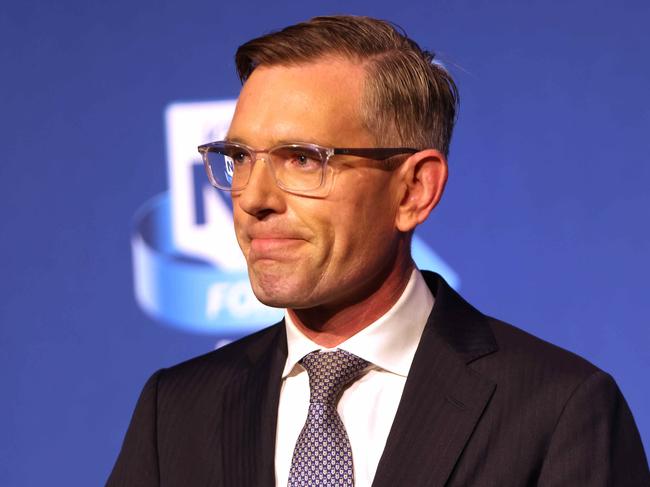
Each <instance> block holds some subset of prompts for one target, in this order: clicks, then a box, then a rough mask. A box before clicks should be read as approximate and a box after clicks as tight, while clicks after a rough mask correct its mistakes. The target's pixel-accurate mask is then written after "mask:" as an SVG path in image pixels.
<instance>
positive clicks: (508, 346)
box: [488, 317, 602, 384]
mask: <svg viewBox="0 0 650 487" xmlns="http://www.w3.org/2000/svg"><path fill="white" fill-rule="evenodd" d="M488 320H489V323H490V327H491V329H492V332H493V333H494V337H495V339H496V341H497V344H498V347H499V351H498V352H497V353H496V354H494V359H497V360H498V361H499V362H502V363H503V364H504V366H506V367H515V369H514V370H516V371H518V373H520V374H535V375H540V376H542V377H546V378H548V379H552V380H564V381H567V382H569V383H574V384H576V383H580V382H582V381H584V380H585V379H587V378H588V377H589V376H591V375H592V374H594V373H596V372H602V371H601V370H600V369H599V368H598V367H596V366H595V365H594V364H592V363H591V362H589V361H588V360H586V359H585V358H583V357H581V356H579V355H577V354H575V353H573V352H570V351H568V350H566V349H564V348H562V347H559V346H557V345H554V344H552V343H549V342H547V341H545V340H543V339H541V338H538V337H536V336H534V335H532V334H530V333H528V332H526V331H524V330H522V329H521V328H517V327H516V326H513V325H511V324H509V323H505V322H503V321H500V320H497V319H494V318H490V317H488Z"/></svg>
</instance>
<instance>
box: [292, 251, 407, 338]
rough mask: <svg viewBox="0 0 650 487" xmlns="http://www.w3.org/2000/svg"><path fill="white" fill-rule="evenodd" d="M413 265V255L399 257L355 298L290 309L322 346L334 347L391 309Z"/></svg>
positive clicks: (307, 332) (293, 316) (303, 328)
mask: <svg viewBox="0 0 650 487" xmlns="http://www.w3.org/2000/svg"><path fill="white" fill-rule="evenodd" d="M413 268H414V263H413V261H412V260H411V256H410V255H404V256H402V257H401V258H399V257H398V258H397V259H396V260H395V262H394V265H392V266H391V267H390V269H389V270H388V271H387V272H386V273H385V274H384V275H381V276H380V278H379V279H378V280H377V282H376V283H375V285H374V287H371V288H370V289H368V290H366V292H365V293H363V294H362V295H361V297H360V298H357V299H355V300H353V301H352V302H349V303H345V304H342V305H341V304H339V305H336V306H319V307H316V308H309V309H290V310H288V311H289V313H290V314H291V318H292V319H293V321H294V323H295V325H296V327H297V328H298V329H299V330H300V331H301V332H302V333H304V335H305V336H307V337H308V338H309V339H310V340H312V341H313V342H315V343H317V344H318V345H320V346H323V347H326V348H334V347H336V346H337V345H339V344H341V343H343V342H344V341H345V340H347V339H348V338H350V337H351V336H353V335H355V334H356V333H358V332H360V331H361V330H363V329H364V328H366V327H367V326H368V325H370V324H371V323H373V322H375V321H376V320H377V319H379V318H380V317H381V316H383V315H384V314H386V312H388V310H389V309H390V308H391V307H392V306H393V305H394V304H395V303H396V302H397V300H398V299H399V298H400V296H401V295H402V293H403V292H404V288H405V287H406V285H407V284H408V281H409V278H410V276H411V272H412V271H413Z"/></svg>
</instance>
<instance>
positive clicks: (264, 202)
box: [233, 154, 284, 218]
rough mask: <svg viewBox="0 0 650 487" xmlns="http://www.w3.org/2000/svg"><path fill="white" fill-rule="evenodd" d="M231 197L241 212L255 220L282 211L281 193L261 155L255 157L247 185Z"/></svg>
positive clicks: (282, 199)
mask: <svg viewBox="0 0 650 487" xmlns="http://www.w3.org/2000/svg"><path fill="white" fill-rule="evenodd" d="M233 196H234V200H235V201H236V204H238V205H239V207H240V208H241V209H242V210H243V211H245V212H246V213H248V214H249V215H252V216H254V217H256V218H264V217H265V216H266V215H268V214H270V213H281V212H282V211H283V209H284V195H283V191H282V190H281V189H280V188H278V186H277V185H276V184H275V179H274V177H273V174H271V168H270V167H269V164H268V162H267V161H266V158H265V157H264V156H263V155H261V154H258V155H256V156H255V162H254V163H253V165H252V167H251V174H250V177H249V179H248V184H247V185H246V187H245V188H244V189H243V190H241V191H238V192H237V194H236V195H235V194H233ZM235 201H233V203H235Z"/></svg>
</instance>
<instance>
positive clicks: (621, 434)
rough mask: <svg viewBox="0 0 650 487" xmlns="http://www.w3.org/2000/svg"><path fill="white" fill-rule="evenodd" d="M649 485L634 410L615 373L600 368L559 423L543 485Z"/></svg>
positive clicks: (649, 475)
mask: <svg viewBox="0 0 650 487" xmlns="http://www.w3.org/2000/svg"><path fill="white" fill-rule="evenodd" d="M567 485H580V486H585V487H601V486H603V487H604V486H617V487H628V486H629V487H643V486H650V472H649V471H648V463H647V460H646V456H645V453H644V451H643V444H642V443H641V438H640V436H639V432H638V430H637V428H636V425H635V423H634V418H633V417H632V413H631V412H630V409H629V407H628V405H627V403H626V402H625V399H624V398H623V395H622V394H621V392H620V390H619V388H618V386H617V385H616V383H615V382H614V380H613V379H612V377H611V376H609V375H608V374H606V373H604V372H602V371H600V370H599V371H596V372H594V373H593V374H591V375H590V376H589V377H588V378H587V379H586V380H585V381H584V382H582V383H581V384H580V385H579V386H578V387H577V388H576V389H575V390H574V392H573V393H572V395H571V397H570V398H569V400H568V401H567V403H566V404H565V406H564V410H563V412H562V414H561V416H560V418H559V420H558V423H557V425H556V427H555V431H554V433H553V436H552V438H551V442H550V445H549V448H548V451H547V454H546V457H545V459H544V464H543V466H542V471H541V473H540V477H539V482H538V486H539V487H560V486H562V487H564V486H567Z"/></svg>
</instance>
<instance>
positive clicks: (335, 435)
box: [288, 350, 368, 487]
mask: <svg viewBox="0 0 650 487" xmlns="http://www.w3.org/2000/svg"><path fill="white" fill-rule="evenodd" d="M300 363H301V364H302V366H303V367H304V368H305V369H306V370H307V373H308V374H309V389H310V391H311V392H310V398H309V411H308V412H307V421H306V422H305V426H304V427H303V428H302V431H301V433H300V436H298V441H297V442H296V447H295V449H294V451H293V458H292V460H291V470H290V471H289V483H288V487H302V486H341V485H346V486H351V485H354V476H353V469H352V449H351V448H350V440H349V439H348V435H347V433H346V432H345V427H344V426H343V423H342V422H341V418H340V416H339V413H338V412H337V411H336V403H337V402H338V400H339V397H340V395H341V391H342V390H343V387H345V385H346V384H349V383H350V382H352V381H353V380H354V379H356V378H357V377H358V376H359V374H360V373H361V371H363V369H364V368H365V367H366V366H367V365H368V362H366V361H365V360H363V359H361V358H359V357H357V356H356V355H352V354H351V353H348V352H345V351H343V350H336V351H334V352H312V353H310V354H307V355H305V356H304V357H303V359H302V360H301V361H300Z"/></svg>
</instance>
